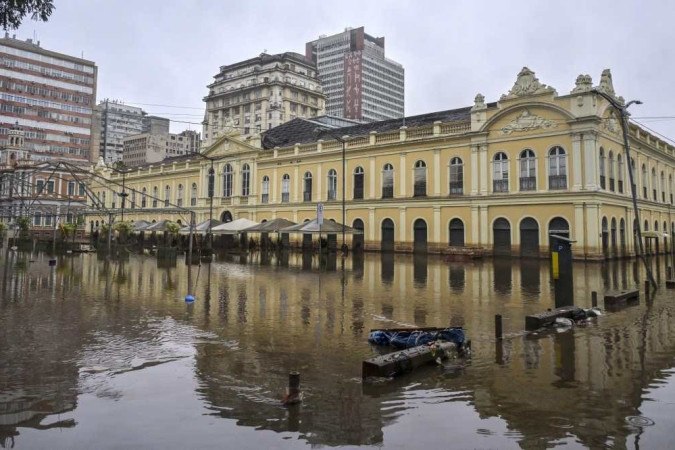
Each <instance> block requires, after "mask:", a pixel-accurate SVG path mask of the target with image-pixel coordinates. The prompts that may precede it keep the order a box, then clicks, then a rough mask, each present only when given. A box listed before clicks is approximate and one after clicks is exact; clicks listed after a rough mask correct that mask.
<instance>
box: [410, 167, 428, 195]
mask: <svg viewBox="0 0 675 450" xmlns="http://www.w3.org/2000/svg"><path fill="white" fill-rule="evenodd" d="M414 182H415V188H414V192H413V196H415V197H424V196H426V195H427V165H426V163H425V162H424V161H422V160H419V161H417V162H415V174H414Z"/></svg>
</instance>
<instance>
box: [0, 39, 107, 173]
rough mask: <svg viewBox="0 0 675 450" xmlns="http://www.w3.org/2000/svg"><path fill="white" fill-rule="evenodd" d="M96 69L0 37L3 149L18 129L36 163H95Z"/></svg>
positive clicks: (29, 41) (0, 140) (37, 45)
mask: <svg viewBox="0 0 675 450" xmlns="http://www.w3.org/2000/svg"><path fill="white" fill-rule="evenodd" d="M97 72H98V69H97V67H96V64H95V63H94V62H92V61H88V60H85V59H82V58H76V57H73V56H69V55H65V54H63V53H57V52H54V51H50V50H46V49H44V48H42V47H41V46H40V42H39V41H38V42H33V40H32V39H27V40H26V41H22V40H19V39H16V37H15V36H14V37H10V36H9V34H7V33H5V37H4V38H0V100H2V101H1V102H0V145H7V142H8V136H9V130H10V129H11V128H12V127H13V126H15V125H18V126H20V127H21V129H22V130H23V131H24V133H25V142H24V145H25V148H26V149H27V150H29V151H30V154H31V158H32V159H33V160H37V161H45V160H50V159H55V158H58V159H69V160H76V161H77V160H79V161H82V160H92V159H94V158H95V156H96V155H94V154H93V151H92V150H93V149H94V148H95V146H94V145H93V143H92V138H91V135H92V125H93V109H94V105H95V104H96V77H97Z"/></svg>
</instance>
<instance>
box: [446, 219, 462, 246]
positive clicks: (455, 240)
mask: <svg viewBox="0 0 675 450" xmlns="http://www.w3.org/2000/svg"><path fill="white" fill-rule="evenodd" d="M449 233H450V247H464V222H462V221H461V219H452V220H451V221H450V225H449Z"/></svg>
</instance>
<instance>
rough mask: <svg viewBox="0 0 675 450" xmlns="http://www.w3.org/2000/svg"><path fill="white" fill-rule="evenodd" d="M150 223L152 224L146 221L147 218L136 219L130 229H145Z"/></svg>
mask: <svg viewBox="0 0 675 450" xmlns="http://www.w3.org/2000/svg"><path fill="white" fill-rule="evenodd" d="M150 225H152V223H150V222H148V221H147V220H137V221H136V222H134V223H133V225H132V226H131V231H135V232H140V231H145V230H146V229H147V228H148V227H149V226H150Z"/></svg>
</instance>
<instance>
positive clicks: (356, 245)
mask: <svg viewBox="0 0 675 450" xmlns="http://www.w3.org/2000/svg"><path fill="white" fill-rule="evenodd" d="M352 228H354V229H355V230H359V231H361V234H355V235H354V236H353V238H352V248H353V249H354V251H361V250H363V231H364V229H365V227H364V225H363V220H361V219H355V220H354V223H352Z"/></svg>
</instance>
